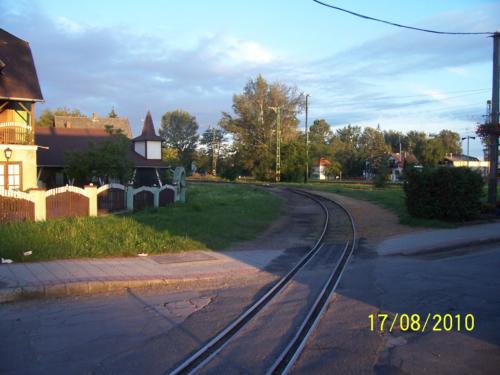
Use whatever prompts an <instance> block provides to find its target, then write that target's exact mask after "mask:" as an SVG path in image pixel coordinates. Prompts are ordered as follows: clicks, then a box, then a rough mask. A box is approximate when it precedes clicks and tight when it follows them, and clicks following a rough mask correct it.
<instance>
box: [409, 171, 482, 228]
mask: <svg viewBox="0 0 500 375" xmlns="http://www.w3.org/2000/svg"><path fill="white" fill-rule="evenodd" d="M404 191H405V194H406V207H407V209H408V212H409V213H410V215H412V216H415V217H421V218H426V219H441V220H447V221H466V220H471V219H474V218H475V217H477V216H478V215H479V214H480V212H481V197H482V194H483V179H482V177H481V175H480V174H479V173H478V172H476V171H473V170H470V169H468V168H444V167H442V168H429V169H423V170H418V169H415V168H410V169H409V170H408V171H407V173H406V177H405V183H404Z"/></svg>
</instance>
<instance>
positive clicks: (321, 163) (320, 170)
mask: <svg viewBox="0 0 500 375" xmlns="http://www.w3.org/2000/svg"><path fill="white" fill-rule="evenodd" d="M330 165H332V163H331V162H330V161H329V160H327V159H325V158H324V157H321V158H319V159H318V160H315V161H314V162H313V165H312V169H311V180H327V179H328V176H327V173H326V170H327V168H328V167H329V166H330Z"/></svg>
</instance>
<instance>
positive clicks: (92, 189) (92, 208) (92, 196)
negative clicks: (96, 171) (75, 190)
mask: <svg viewBox="0 0 500 375" xmlns="http://www.w3.org/2000/svg"><path fill="white" fill-rule="evenodd" d="M83 189H84V190H85V192H86V193H87V194H88V198H89V216H97V186H95V185H92V184H90V185H85V186H84V187H83Z"/></svg>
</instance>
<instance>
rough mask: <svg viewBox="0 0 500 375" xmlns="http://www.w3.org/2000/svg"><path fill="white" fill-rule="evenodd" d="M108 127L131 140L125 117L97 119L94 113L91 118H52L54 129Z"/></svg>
mask: <svg viewBox="0 0 500 375" xmlns="http://www.w3.org/2000/svg"><path fill="white" fill-rule="evenodd" d="M109 126H112V127H113V129H114V130H118V131H121V132H122V133H123V134H125V135H126V136H127V137H128V138H132V132H131V131H130V124H129V122H128V118H126V117H99V116H97V114H96V113H95V112H94V113H92V117H75V116H57V115H56V116H54V127H55V128H66V129H106V127H109Z"/></svg>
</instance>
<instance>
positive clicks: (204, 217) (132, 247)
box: [0, 184, 282, 261]
mask: <svg viewBox="0 0 500 375" xmlns="http://www.w3.org/2000/svg"><path fill="white" fill-rule="evenodd" d="M281 204H282V200H281V199H280V198H279V197H277V196H276V195H273V194H271V193H269V192H267V191H265V190H262V189H257V188H254V187H251V186H232V185H211V184H203V185H201V184H200V185H189V187H188V190H187V202H186V203H185V204H182V203H178V204H174V205H170V206H168V207H162V208H158V209H150V210H145V211H141V212H136V213H133V214H126V215H108V216H104V217H93V218H91V217H78V218H67V219H56V220H49V221H46V222H22V223H10V224H4V225H0V238H1V239H2V240H1V242H0V255H1V256H2V257H3V258H9V259H13V260H14V261H35V260H49V259H64V258H87V257H92V258H93V257H106V256H134V255H137V254H138V253H142V252H144V253H148V254H154V253H168V252H178V251H185V250H195V249H222V248H224V247H227V246H228V245H230V244H232V243H234V242H238V241H242V240H249V239H252V238H255V236H256V235H257V234H258V233H259V232H261V231H262V230H264V229H266V228H267V227H268V225H269V224H270V223H271V222H272V221H273V220H274V219H276V218H277V217H278V216H279V214H280V213H281ZM25 251H33V255H31V256H27V257H25V256H23V252H25Z"/></svg>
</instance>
